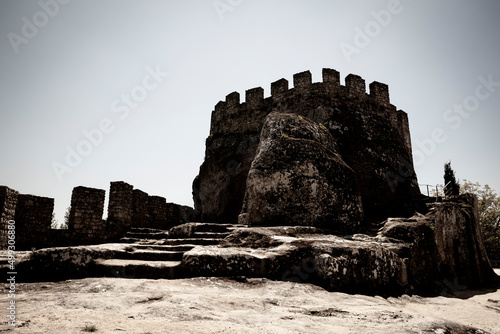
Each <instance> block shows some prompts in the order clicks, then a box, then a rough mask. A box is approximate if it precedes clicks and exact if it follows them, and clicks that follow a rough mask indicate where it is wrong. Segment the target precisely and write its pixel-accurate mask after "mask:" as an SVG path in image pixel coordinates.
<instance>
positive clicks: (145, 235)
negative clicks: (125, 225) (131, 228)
mask: <svg viewBox="0 0 500 334" xmlns="http://www.w3.org/2000/svg"><path fill="white" fill-rule="evenodd" d="M125 237H126V238H136V239H166V238H168V233H167V232H164V231H163V232H156V233H142V232H127V233H126V234H125Z"/></svg>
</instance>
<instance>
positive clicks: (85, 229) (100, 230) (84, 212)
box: [68, 187, 106, 243]
mask: <svg viewBox="0 0 500 334" xmlns="http://www.w3.org/2000/svg"><path fill="white" fill-rule="evenodd" d="M105 195H106V191H104V190H102V189H94V188H87V187H76V188H74V189H73V193H72V195H71V211H70V214H69V226H68V228H69V230H71V231H73V235H74V239H75V240H74V241H75V242H76V243H78V241H79V242H81V243H88V242H94V241H101V240H103V236H104V232H105V228H106V222H105V221H104V220H103V219H102V215H103V212H104V198H105Z"/></svg>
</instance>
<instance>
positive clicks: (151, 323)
mask: <svg viewBox="0 0 500 334" xmlns="http://www.w3.org/2000/svg"><path fill="white" fill-rule="evenodd" d="M497 273H499V274H500V270H497ZM16 290H17V291H16V296H15V305H16V327H15V328H14V327H12V326H10V325H8V324H7V321H6V319H7V312H8V311H7V310H6V308H7V306H8V305H9V304H8V303H9V301H10V300H11V299H9V298H8V295H7V294H8V287H7V286H6V287H5V293H3V294H2V295H1V296H0V306H1V309H2V310H3V311H2V312H4V314H5V316H4V317H3V319H2V324H1V325H0V333H20V334H21V333H26V334H28V333H29V334H37V333H40V334H47V333H54V334H56V333H64V334H72V333H88V332H95V333H102V334H104V333H123V334H125V333H134V334H149V333H150V334H152V333H155V334H156V333H176V334H177V333H321V334H327V333H384V334H387V333H437V334H446V333H485V332H486V333H497V334H498V333H500V290H496V291H495V290H484V291H455V292H454V291H452V290H454V289H453V285H451V286H450V291H448V292H453V293H454V294H455V297H453V298H452V297H445V296H439V297H432V298H424V297H419V296H407V295H403V296H401V297H398V298H394V297H391V298H382V297H377V296H375V297H372V296H363V295H349V294H345V293H338V292H328V291H326V290H324V289H322V288H319V287H317V286H314V285H310V284H299V283H292V282H275V281H270V280H267V279H251V280H247V281H246V282H239V281H234V280H229V279H221V278H193V279H180V280H145V279H124V278H86V279H80V280H68V281H63V282H54V283H29V284H18V285H17V286H16ZM461 326H467V327H473V328H476V329H481V331H479V330H477V331H472V330H470V329H469V330H465V329H464V327H461ZM452 328H455V329H454V330H451V329H452ZM458 328H462V329H458Z"/></svg>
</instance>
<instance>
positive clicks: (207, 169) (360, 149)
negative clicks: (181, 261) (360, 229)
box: [193, 69, 420, 223]
mask: <svg viewBox="0 0 500 334" xmlns="http://www.w3.org/2000/svg"><path fill="white" fill-rule="evenodd" d="M309 78H310V74H308V73H300V74H298V75H296V80H294V81H296V84H297V85H298V87H295V88H292V89H289V88H288V81H286V80H279V81H277V82H275V83H273V84H272V85H271V86H272V90H271V91H272V92H271V96H270V97H268V98H265V99H262V100H258V101H254V99H250V98H251V97H252V96H253V95H252V96H247V100H248V99H249V101H251V103H247V102H245V103H239V96H236V95H235V94H234V93H233V94H231V95H229V96H228V97H227V98H226V101H225V102H219V103H218V104H217V106H216V107H215V110H214V111H213V112H212V122H211V128H210V136H209V137H208V139H207V142H206V152H205V161H204V163H203V165H202V166H201V167H200V173H199V175H198V177H197V178H196V179H195V182H194V183H193V195H194V199H195V205H196V209H197V210H199V211H200V212H201V213H202V218H203V220H205V221H212V222H224V223H234V222H236V221H237V217H238V214H239V213H240V209H241V208H242V203H243V198H244V193H245V191H246V187H245V182H246V179H247V178H246V177H247V174H248V172H249V171H250V165H251V163H252V161H253V159H254V158H255V154H256V150H257V146H258V143H259V134H260V131H261V129H262V126H263V124H264V119H265V117H266V116H267V115H268V114H269V113H271V112H273V111H276V112H286V113H294V114H297V115H300V116H303V117H308V118H309V119H311V120H313V121H314V122H316V123H322V124H323V125H324V126H325V127H326V128H327V129H328V131H329V132H330V134H331V135H332V137H333V138H334V140H335V142H336V143H337V147H338V152H337V153H339V154H340V156H341V158H342V160H343V161H344V162H345V163H346V164H347V165H348V166H349V167H351V168H352V169H353V170H354V172H355V174H356V179H357V182H358V186H359V191H360V194H361V197H362V201H363V211H364V214H365V218H366V220H372V219H375V220H384V219H386V218H388V217H398V216H404V217H409V216H411V215H412V214H413V212H414V210H413V209H414V202H413V201H414V199H415V197H417V196H419V193H420V192H419V189H418V183H417V178H416V175H415V172H414V168H413V160H412V153H411V141H410V132H409V125H408V118H407V115H406V113H404V112H403V111H401V110H397V109H396V107H394V106H393V105H391V104H390V101H389V91H388V87H387V86H386V85H384V84H381V83H378V82H375V83H372V84H370V94H367V93H366V92H365V86H366V85H365V83H364V80H363V79H362V78H360V77H358V76H352V75H351V76H349V77H348V78H349V79H347V78H346V87H344V86H341V85H340V84H339V74H338V72H337V71H334V70H330V69H324V70H323V82H320V83H312V84H310V83H309ZM252 91H253V90H252ZM236 97H237V99H236Z"/></svg>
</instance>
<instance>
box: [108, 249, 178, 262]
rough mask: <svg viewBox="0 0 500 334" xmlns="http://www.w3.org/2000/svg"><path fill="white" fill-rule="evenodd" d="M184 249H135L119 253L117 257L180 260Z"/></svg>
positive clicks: (146, 259)
mask: <svg viewBox="0 0 500 334" xmlns="http://www.w3.org/2000/svg"><path fill="white" fill-rule="evenodd" d="M182 255H184V251H164V250H145V249H144V250H134V251H133V252H123V253H118V254H117V256H116V258H117V259H124V260H125V259H127V260H145V261H180V260H182Z"/></svg>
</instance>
